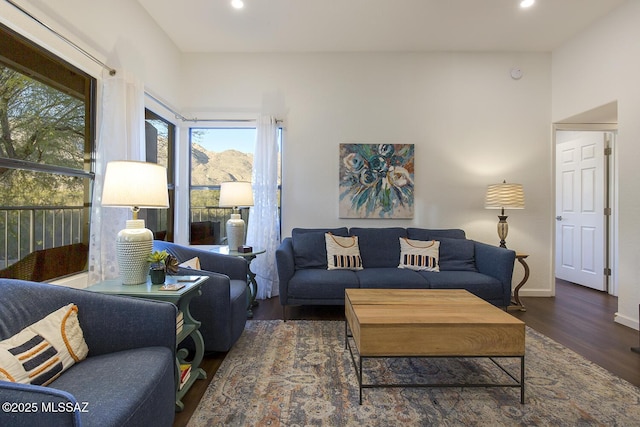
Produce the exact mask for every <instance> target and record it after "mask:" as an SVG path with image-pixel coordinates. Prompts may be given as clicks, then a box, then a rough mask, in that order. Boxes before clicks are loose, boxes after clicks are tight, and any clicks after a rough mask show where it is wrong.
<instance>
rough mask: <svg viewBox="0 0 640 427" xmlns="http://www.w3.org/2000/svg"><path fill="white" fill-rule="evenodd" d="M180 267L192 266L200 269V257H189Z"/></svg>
mask: <svg viewBox="0 0 640 427" xmlns="http://www.w3.org/2000/svg"><path fill="white" fill-rule="evenodd" d="M178 267H183V268H192V269H194V270H200V258H198V257H193V258H191V259H188V260H186V261H185V262H183V263H182V264H180V265H179V266H178Z"/></svg>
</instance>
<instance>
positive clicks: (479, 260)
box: [474, 241, 516, 307]
mask: <svg viewBox="0 0 640 427" xmlns="http://www.w3.org/2000/svg"><path fill="white" fill-rule="evenodd" d="M474 245H475V258H476V267H477V268H478V271H479V272H480V273H482V274H486V275H487V276H491V277H495V278H496V279H498V280H499V281H500V283H502V288H503V291H504V294H503V298H504V299H503V303H504V304H503V305H504V306H505V307H506V306H508V305H509V304H510V303H511V280H512V278H513V264H514V262H515V260H516V253H515V251H512V250H511V249H506V248H501V247H498V246H492V245H488V244H486V243H482V242H476V241H474Z"/></svg>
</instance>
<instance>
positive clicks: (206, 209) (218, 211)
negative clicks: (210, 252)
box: [191, 206, 249, 244]
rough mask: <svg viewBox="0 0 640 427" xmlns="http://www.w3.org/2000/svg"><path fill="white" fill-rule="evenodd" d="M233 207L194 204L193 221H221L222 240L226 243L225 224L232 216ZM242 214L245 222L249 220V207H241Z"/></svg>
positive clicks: (192, 210)
mask: <svg viewBox="0 0 640 427" xmlns="http://www.w3.org/2000/svg"><path fill="white" fill-rule="evenodd" d="M232 213H233V209H231V208H221V207H218V206H192V207H191V222H192V223H193V222H202V221H214V222H219V223H220V242H221V243H223V244H224V243H225V242H226V237H227V231H226V227H225V224H226V223H227V221H228V220H229V218H231V214H232ZM240 216H241V218H242V219H243V220H244V222H245V223H248V221H249V209H240Z"/></svg>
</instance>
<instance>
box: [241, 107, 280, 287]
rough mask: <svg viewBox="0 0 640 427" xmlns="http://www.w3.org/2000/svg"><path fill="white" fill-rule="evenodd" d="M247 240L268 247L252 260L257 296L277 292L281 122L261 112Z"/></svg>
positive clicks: (261, 247)
mask: <svg viewBox="0 0 640 427" xmlns="http://www.w3.org/2000/svg"><path fill="white" fill-rule="evenodd" d="M247 244H248V245H250V246H253V247H254V249H258V248H260V249H265V250H266V252H265V253H264V254H261V255H258V256H257V257H256V259H254V260H253V261H252V263H251V270H252V271H253V272H254V273H256V276H257V277H256V280H257V282H258V291H257V294H256V298H257V299H265V298H270V297H272V296H275V295H278V272H277V270H276V249H277V248H278V245H279V244H280V217H279V215H278V125H277V121H276V119H275V117H270V116H262V117H259V118H258V122H257V137H256V149H255V153H254V158H253V207H252V208H251V211H250V213H249V225H248V230H247Z"/></svg>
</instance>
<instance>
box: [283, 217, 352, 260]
mask: <svg viewBox="0 0 640 427" xmlns="http://www.w3.org/2000/svg"><path fill="white" fill-rule="evenodd" d="M327 232H331V233H333V234H334V235H336V236H348V235H349V232H348V230H347V227H341V228H294V229H293V230H292V231H291V244H292V245H293V255H294V259H295V267H296V269H302V268H324V269H326V268H327V250H326V245H325V240H324V234H325V233H327Z"/></svg>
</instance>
